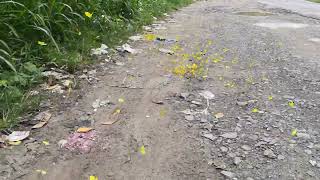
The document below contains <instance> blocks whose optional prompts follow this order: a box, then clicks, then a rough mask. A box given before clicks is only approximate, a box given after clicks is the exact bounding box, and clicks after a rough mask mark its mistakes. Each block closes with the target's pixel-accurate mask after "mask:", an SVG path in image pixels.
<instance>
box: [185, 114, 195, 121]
mask: <svg viewBox="0 0 320 180" xmlns="http://www.w3.org/2000/svg"><path fill="white" fill-rule="evenodd" d="M184 118H185V119H186V120H187V121H194V116H193V115H187V116H184Z"/></svg>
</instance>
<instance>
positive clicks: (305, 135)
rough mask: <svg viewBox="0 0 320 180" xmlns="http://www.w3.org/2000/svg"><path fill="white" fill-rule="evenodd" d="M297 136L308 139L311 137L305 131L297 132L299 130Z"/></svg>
mask: <svg viewBox="0 0 320 180" xmlns="http://www.w3.org/2000/svg"><path fill="white" fill-rule="evenodd" d="M297 137H298V138H301V139H310V138H311V137H310V135H309V134H307V133H299V132H298V133H297Z"/></svg>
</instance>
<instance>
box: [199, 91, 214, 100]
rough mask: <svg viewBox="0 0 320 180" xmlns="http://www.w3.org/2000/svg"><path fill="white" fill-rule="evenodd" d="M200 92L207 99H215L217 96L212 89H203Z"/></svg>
mask: <svg viewBox="0 0 320 180" xmlns="http://www.w3.org/2000/svg"><path fill="white" fill-rule="evenodd" d="M199 94H200V95H201V96H203V97H204V98H205V99H213V98H214V97H215V95H214V94H213V93H212V92H210V91H202V92H200V93H199Z"/></svg>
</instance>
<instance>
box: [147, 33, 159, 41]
mask: <svg viewBox="0 0 320 180" xmlns="http://www.w3.org/2000/svg"><path fill="white" fill-rule="evenodd" d="M144 39H145V40H147V41H154V40H156V39H157V36H156V35H155V34H145V35H144Z"/></svg>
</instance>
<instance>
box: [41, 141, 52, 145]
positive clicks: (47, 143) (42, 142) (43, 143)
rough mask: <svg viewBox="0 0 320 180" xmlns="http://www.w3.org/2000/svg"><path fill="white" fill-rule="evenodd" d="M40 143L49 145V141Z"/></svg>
mask: <svg viewBox="0 0 320 180" xmlns="http://www.w3.org/2000/svg"><path fill="white" fill-rule="evenodd" d="M42 143H43V144H44V145H46V146H49V145H50V143H49V141H42Z"/></svg>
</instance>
